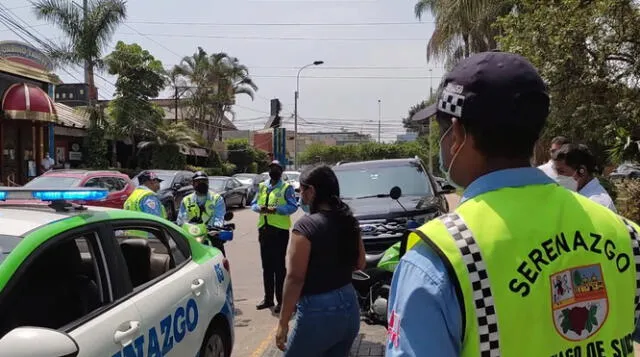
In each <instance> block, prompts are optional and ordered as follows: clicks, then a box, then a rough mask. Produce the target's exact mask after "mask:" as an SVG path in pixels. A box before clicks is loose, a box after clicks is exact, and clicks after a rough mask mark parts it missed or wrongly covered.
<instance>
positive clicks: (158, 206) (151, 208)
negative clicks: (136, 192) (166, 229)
mask: <svg viewBox="0 0 640 357" xmlns="http://www.w3.org/2000/svg"><path fill="white" fill-rule="evenodd" d="M138 188H140V189H142V190H147V191H149V192H151V193H152V195H147V196H145V197H144V198H142V199H141V200H140V210H141V211H142V212H144V213H149V214H153V215H155V216H158V217H162V202H160V199H159V198H158V195H156V193H155V192H153V191H152V190H151V189H150V188H149V187H147V186H145V185H140V186H139V187H138Z"/></svg>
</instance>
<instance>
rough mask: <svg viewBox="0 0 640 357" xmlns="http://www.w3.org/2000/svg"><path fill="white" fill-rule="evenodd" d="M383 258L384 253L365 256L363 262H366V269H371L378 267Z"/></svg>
mask: <svg viewBox="0 0 640 357" xmlns="http://www.w3.org/2000/svg"><path fill="white" fill-rule="evenodd" d="M383 256H384V252H382V253H378V254H366V255H365V261H366V262H367V268H373V267H375V266H377V265H378V262H380V260H381V259H382V257H383Z"/></svg>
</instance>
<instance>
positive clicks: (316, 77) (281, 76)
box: [251, 75, 440, 80]
mask: <svg viewBox="0 0 640 357" xmlns="http://www.w3.org/2000/svg"><path fill="white" fill-rule="evenodd" d="M251 78H296V76H294V75H251ZM300 78H313V79H392V80H404V79H406V80H415V79H430V78H440V76H411V77H409V76H405V77H395V76H300Z"/></svg>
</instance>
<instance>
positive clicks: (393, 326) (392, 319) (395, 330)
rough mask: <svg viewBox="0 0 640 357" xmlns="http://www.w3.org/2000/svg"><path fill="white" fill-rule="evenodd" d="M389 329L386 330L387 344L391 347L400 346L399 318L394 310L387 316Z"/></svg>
mask: <svg viewBox="0 0 640 357" xmlns="http://www.w3.org/2000/svg"><path fill="white" fill-rule="evenodd" d="M388 325H389V327H388V328H387V339H388V344H389V345H391V346H393V347H396V348H397V347H398V345H399V344H400V316H399V315H398V314H396V312H395V310H394V311H391V314H390V316H389V324H388Z"/></svg>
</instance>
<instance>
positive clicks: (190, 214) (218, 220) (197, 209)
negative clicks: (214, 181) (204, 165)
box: [176, 171, 227, 227]
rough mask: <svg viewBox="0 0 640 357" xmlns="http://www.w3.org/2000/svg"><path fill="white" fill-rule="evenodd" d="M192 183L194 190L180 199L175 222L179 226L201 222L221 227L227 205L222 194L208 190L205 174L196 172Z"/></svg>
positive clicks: (207, 179) (207, 180) (207, 178)
mask: <svg viewBox="0 0 640 357" xmlns="http://www.w3.org/2000/svg"><path fill="white" fill-rule="evenodd" d="M192 185H193V189H194V191H195V192H193V193H191V194H189V195H187V196H186V197H185V198H183V199H182V202H181V203H180V209H179V210H178V219H177V221H176V224H178V225H179V226H181V225H183V224H185V223H187V222H193V223H196V222H202V223H205V224H207V226H209V227H222V225H223V224H224V214H225V213H226V212H227V207H226V206H225V204H224V198H222V196H220V195H219V194H217V193H215V192H212V191H210V190H209V177H208V176H207V174H205V173H204V172H202V171H198V172H196V173H195V174H194V175H193V178H192Z"/></svg>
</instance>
